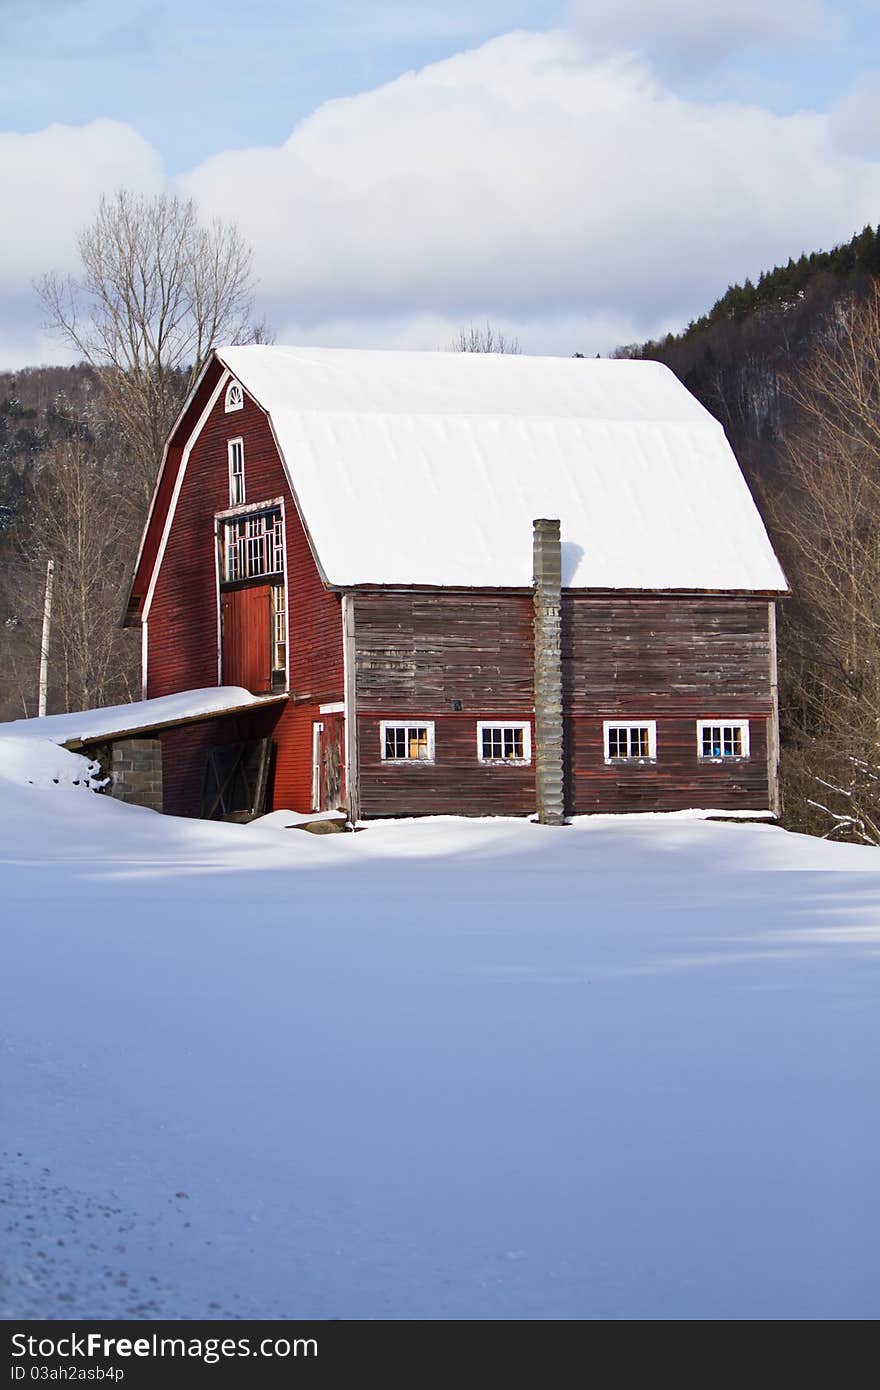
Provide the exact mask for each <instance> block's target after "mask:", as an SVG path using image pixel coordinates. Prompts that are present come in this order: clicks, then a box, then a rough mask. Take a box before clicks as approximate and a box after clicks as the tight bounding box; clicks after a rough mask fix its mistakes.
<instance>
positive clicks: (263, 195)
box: [0, 33, 880, 362]
mask: <svg viewBox="0 0 880 1390" xmlns="http://www.w3.org/2000/svg"><path fill="white" fill-rule="evenodd" d="M841 120H842V117H841V115H840V113H839V112H837V113H834V114H832V115H823V114H810V113H801V114H797V115H789V116H780V115H777V114H774V113H773V112H770V111H768V110H765V109H762V108H760V107H757V106H746V105H742V104H734V103H720V102H714V103H710V102H698V101H695V100H687V99H684V98H683V97H681V96H679V95H676V94H675V93H674V92H672V91H671V90H670V89H669V87H668V86H666V85H664V84H663V83H662V82H661V81H660V80H659V79H658V78H657V77H656V76H654V75H652V73H651V72H650V70H649V69H648V68H647V67H646V66H645V64H644V63H643V62H641V61H640V60H638V59H636V58H634V57H621V56H619V55H618V56H606V57H597V56H595V54H593V55H592V56H591V55H590V53H589V51H587V50H585V48H584V47H583V46H582V45H581V44H580V43H579V42H578V40H577V39H576V38H574V37H573V36H571V35H566V34H563V33H555V34H531V33H514V34H509V35H506V36H505V37H503V38H501V39H497V40H493V41H492V42H490V43H487V44H485V45H483V46H482V47H480V48H478V49H474V50H472V51H469V52H466V53H461V54H459V55H457V56H456V57H453V58H450V59H448V60H445V61H443V62H440V63H437V64H434V65H433V66H431V67H428V68H425V69H424V70H422V71H420V72H412V73H407V74H406V75H404V76H403V77H401V78H399V79H398V80H397V81H395V82H392V83H389V84H388V85H386V86H383V87H380V88H378V89H376V90H374V91H370V92H366V93H364V94H362V95H360V96H356V97H352V98H347V99H345V100H340V101H333V102H329V103H327V104H325V105H324V106H321V107H319V108H318V110H316V111H315V112H314V113H313V115H311V116H310V117H309V118H308V119H307V120H305V121H303V122H302V123H300V124H299V125H298V126H297V127H296V128H295V129H294V131H293V133H292V134H291V136H290V137H289V139H288V140H286V141H285V142H284V143H283V144H282V145H281V146H278V147H267V148H262V149H251V150H241V151H235V152H227V153H225V154H220V155H217V156H216V157H214V158H212V159H210V160H208V161H206V162H205V163H204V164H202V165H201V166H199V167H198V168H196V169H194V170H193V171H192V172H191V173H190V174H188V175H187V176H186V177H185V178H184V179H182V180H180V181H179V186H180V187H181V188H182V190H183V191H184V192H187V193H192V194H193V195H194V196H195V197H196V199H197V200H198V202H199V203H200V205H201V207H202V209H203V211H204V212H205V213H206V214H209V215H219V216H222V217H225V218H232V219H235V220H237V221H238V222H239V224H240V225H241V227H242V229H243V231H244V233H245V235H246V236H247V237H248V238H249V239H250V240H251V242H252V243H253V245H254V248H255V251H256V267H257V272H258V274H259V276H260V277H261V282H262V283H261V301H262V302H261V310H262V311H263V312H265V314H266V316H267V318H268V320H269V322H270V323H271V324H272V325H273V326H274V327H275V329H276V331H277V334H278V338H279V341H284V340H287V341H296V340H300V341H306V342H325V343H329V344H333V343H337V344H342V343H349V344H365V345H366V344H374V345H376V346H383V345H387V346H398V345H400V346H411V347H429V348H433V347H439V346H444V345H446V344H447V343H448V342H449V341H450V339H451V338H452V336H453V334H454V332H455V330H456V328H457V327H458V326H459V325H461V324H463V323H467V322H469V321H471V320H473V321H475V322H478V323H480V322H485V320H486V319H487V318H488V319H491V321H492V322H493V324H495V325H496V326H497V327H498V328H500V329H503V330H504V331H505V332H506V333H508V334H511V335H513V336H518V337H519V339H520V341H521V344H522V346H523V348H524V350H526V351H557V352H563V353H565V352H570V351H574V350H576V349H578V350H581V351H584V352H594V351H596V350H598V349H602V350H606V349H608V348H610V347H612V346H614V345H615V344H616V343H618V342H621V341H627V340H632V339H636V338H640V337H644V336H648V335H655V334H656V333H658V332H661V331H666V330H667V329H668V328H670V327H674V326H678V325H680V324H681V323H682V322H685V321H686V320H687V319H688V318H689V317H691V316H693V315H694V314H697V313H699V312H702V311H703V310H704V309H706V308H707V307H708V306H709V305H710V304H711V303H712V301H713V300H714V299H715V298H716V297H717V296H718V294H720V293H722V292H723V290H724V289H725V288H726V286H727V284H728V283H729V282H730V281H732V280H736V279H742V278H744V277H745V276H746V275H753V276H754V275H756V274H757V273H758V272H759V271H760V270H762V269H763V268H765V267H767V266H770V265H772V264H773V263H774V262H777V261H780V260H781V261H784V260H786V259H787V258H788V256H789V255H795V256H797V255H798V254H799V253H800V251H801V250H812V249H814V248H816V247H819V246H826V247H827V246H829V245H832V244H833V243H834V242H836V241H840V240H842V239H844V238H846V237H849V236H850V235H851V234H852V233H853V231H855V230H857V229H858V228H860V227H861V226H863V225H864V223H865V222H867V221H872V222H873V221H874V220H875V219H876V217H877V208H878V207H880V163H877V162H870V160H869V159H866V158H865V157H864V154H863V153H861V152H860V150H862V149H865V151H866V152H867V153H871V151H870V150H868V149H867V147H866V146H863V145H860V146H859V149H858V150H856V149H855V148H854V147H853V142H852V140H849V144H848V145H847V142H846V140H845V139H844V134H843V133H842V126H841ZM0 157H2V159H3V165H4V177H5V191H6V194H7V200H6V206H7V209H11V210H12V215H11V216H10V215H7V216H6V217H5V218H4V219H3V220H2V222H0V291H2V292H3V293H4V298H5V304H6V308H7V312H6V313H4V316H3V317H4V320H5V327H4V331H3V333H2V335H0V358H2V359H3V360H5V361H7V362H8V361H9V360H10V355H11V353H12V351H13V348H12V346H11V336H12V333H13V331H14V329H13V327H12V325H13V324H14V323H15V322H16V321H19V322H21V323H22V325H23V327H22V334H21V343H22V354H23V355H22V356H21V357H20V358H19V361H21V362H23V361H26V360H34V358H33V356H31V352H32V347H33V350H36V348H37V347H42V343H41V340H39V339H38V338H37V336H36V332H35V329H34V325H35V324H36V323H37V322H38V318H39V315H38V311H37V309H36V307H35V306H34V307H33V308H32V309H31V310H28V311H25V309H24V307H23V306H24V302H25V300H26V298H27V288H28V284H29V281H30V279H31V277H32V276H34V275H37V274H39V272H40V271H42V270H44V269H47V268H50V267H56V268H58V269H61V270H64V269H67V268H70V267H71V266H72V265H73V262H74V256H75V247H74V242H75V234H76V232H77V230H78V229H79V227H80V226H82V225H84V224H85V223H86V222H88V221H89V220H90V218H91V216H92V214H93V211H94V207H95V203H96V201H97V197H98V195H99V193H100V192H101V191H103V190H111V189H113V188H115V187H117V186H119V185H120V184H125V185H128V186H134V187H138V188H143V189H145V190H150V189H154V188H159V187H161V186H163V175H162V168H161V163H160V160H159V157H158V155H157V154H156V152H155V150H153V149H152V148H151V147H150V146H149V145H148V144H147V143H146V142H145V141H144V140H142V139H141V137H140V136H138V135H137V133H136V132H135V131H133V130H132V129H130V128H129V127H127V126H123V125H119V124H117V123H114V122H110V121H98V122H94V123H93V124H91V125H89V126H84V127H82V128H79V129H68V128H62V127H50V128H49V129H48V130H46V131H43V132H41V133H40V134H39V135H32V136H10V135H6V136H0ZM25 352H26V353H27V355H24V354H25Z"/></svg>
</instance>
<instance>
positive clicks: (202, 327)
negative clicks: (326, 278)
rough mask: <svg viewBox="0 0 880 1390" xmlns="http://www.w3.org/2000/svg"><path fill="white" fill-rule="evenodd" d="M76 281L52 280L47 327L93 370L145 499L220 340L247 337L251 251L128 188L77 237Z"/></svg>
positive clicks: (164, 201)
mask: <svg viewBox="0 0 880 1390" xmlns="http://www.w3.org/2000/svg"><path fill="white" fill-rule="evenodd" d="M77 247H78V251H79V256H80V260H81V262H82V271H81V274H80V275H79V276H76V277H73V276H67V277H60V276H58V275H56V274H55V273H54V272H50V273H49V274H47V275H44V276H43V278H42V279H41V280H40V281H39V282H38V284H37V286H36V289H37V292H38V294H39V296H40V298H41V300H42V302H43V305H44V307H45V309H46V311H47V316H48V321H49V326H50V327H52V328H54V329H55V330H56V332H58V333H59V334H60V335H61V336H62V337H63V338H65V339H66V340H67V342H68V343H70V344H71V345H72V346H73V347H74V348H75V349H76V351H77V352H79V353H80V354H81V355H82V357H83V358H84V359H85V360H86V361H87V362H89V363H90V364H91V365H92V366H93V367H95V368H96V369H97V370H98V372H99V373H100V378H101V381H102V383H103V386H104V390H105V393H106V404H107V408H108V411H109V413H110V414H111V415H112V417H113V419H114V422H115V424H116V427H117V429H118V430H119V431H120V433H121V436H122V442H123V443H124V445H125V446H127V448H128V450H129V452H130V454H131V456H132V460H133V462H134V465H135V468H136V471H137V475H138V483H139V487H140V490H141V492H142V494H143V497H144V499H148V498H149V496H150V493H151V491H152V487H153V481H154V478H155V475H156V468H157V466H158V462H159V458H160V456H161V452H162V447H163V444H164V441H165V438H166V435H167V433H168V431H169V429H170V427H171V425H172V423H173V421H174V418H175V416H176V415H177V413H178V410H179V409H180V406H181V403H182V402H183V400H184V399H185V398H186V396H187V395H188V393H189V391H190V389H191V387H192V385H193V383H194V382H195V380H196V378H197V376H198V374H199V372H200V371H201V369H202V367H203V365H204V362H205V360H206V358H207V356H208V354H209V353H210V351H211V349H212V348H213V347H214V346H215V344H217V343H220V342H227V343H228V342H242V341H250V340H252V339H253V338H254V336H255V334H256V335H259V334H260V330H255V329H254V328H253V326H252V325H251V322H250V319H251V313H252V309H253V291H254V280H253V255H252V251H251V248H250V247H249V246H248V244H247V243H246V242H245V240H244V238H243V237H242V235H241V233H240V231H239V230H238V228H237V227H235V226H234V225H231V224H229V223H224V222H221V221H213V222H210V223H208V224H203V223H202V222H201V221H200V220H199V217H198V212H197V209H196V206H195V204H194V203H193V202H192V201H187V202H184V201H183V200H181V199H180V198H176V197H172V196H169V195H167V194H161V195H159V196H157V197H153V198H145V197H140V196H138V195H136V194H133V193H130V192H127V191H125V190H122V191H120V192H118V193H116V194H115V195H114V196H113V197H110V198H106V197H105V198H102V199H101V202H100V204H99V207H98V213H97V216H96V218H95V220H94V222H93V223H92V224H91V225H90V226H89V227H86V228H85V229H84V230H83V231H82V232H81V233H80V235H79V237H78V240H77Z"/></svg>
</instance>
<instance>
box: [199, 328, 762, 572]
mask: <svg viewBox="0 0 880 1390" xmlns="http://www.w3.org/2000/svg"><path fill="white" fill-rule="evenodd" d="M218 356H219V358H220V360H221V361H222V362H223V363H224V364H225V365H226V366H227V367H228V368H229V370H230V371H231V372H232V373H233V374H234V376H235V377H237V379H238V380H239V381H240V382H241V384H242V386H243V387H244V388H245V390H246V391H247V392H248V394H249V395H250V396H251V397H252V398H253V399H254V400H255V401H256V402H257V404H258V405H260V406H262V408H263V409H264V410H265V411H266V412H267V414H268V415H269V417H270V420H271V423H272V427H273V429H274V432H275V437H276V439H277V442H278V446H279V448H280V450H281V454H282V457H283V460H284V464H285V467H286V470H287V474H288V478H289V481H290V485H291V488H292V489H293V492H294V494H295V496H296V498H297V500H298V503H299V506H300V508H301V511H302V514H303V517H304V520H305V523H306V526H307V528H308V530H309V533H310V535H311V538H312V543H313V545H314V548H315V552H316V555H317V559H318V562H319V564H320V566H321V568H322V570H323V573H324V576H325V578H326V579H327V581H328V583H330V584H334V585H338V586H340V587H346V586H349V585H357V584H419V585H441V586H446V587H456V586H477V587H525V586H528V585H530V584H531V582H532V550H531V524H532V521H533V519H534V518H535V517H542V516H543V517H558V518H559V520H560V522H561V529H562V540H563V583H564V584H565V585H567V586H571V587H586V588H611V589H617V588H625V589H733V590H785V589H786V588H787V584H786V580H785V576H784V575H783V573H782V570H781V569H780V566H779V563H778V561H777V560H776V557H775V555H774V554H773V550H772V548H771V546H770V542H769V540H768V537H767V533H766V531H765V529H764V524H763V522H762V520H761V517H760V516H759V514H758V510H757V508H756V506H755V503H754V501H753V500H752V497H751V494H750V492H749V489H748V487H747V486H746V483H745V480H744V478H743V476H742V474H741V472H740V469H739V465H738V464H737V462H736V459H735V458H734V456H733V452H732V450H731V448H730V445H729V444H728V443H727V440H726V438H725V435H724V431H723V429H722V427H721V425H720V424H719V423H718V421H717V420H715V419H714V418H713V417H712V416H711V415H710V414H709V413H708V411H706V410H705V409H704V408H703V407H702V406H701V405H700V404H699V402H698V401H697V400H696V399H695V398H694V397H693V396H692V395H691V394H690V392H689V391H687V390H686V389H685V387H684V386H682V385H681V383H680V382H679V381H678V380H677V378H676V377H675V376H674V375H673V374H672V372H670V371H669V370H668V368H666V367H664V366H662V365H661V364H659V363H655V362H633V361H617V360H608V359H572V358H559V357H524V356H504V355H499V354H481V353H454V352H453V353H435V352H431V353H428V352H376V351H348V350H339V349H328V348H297V347H266V346H251V347H230V348H222V349H220V350H219V353H218Z"/></svg>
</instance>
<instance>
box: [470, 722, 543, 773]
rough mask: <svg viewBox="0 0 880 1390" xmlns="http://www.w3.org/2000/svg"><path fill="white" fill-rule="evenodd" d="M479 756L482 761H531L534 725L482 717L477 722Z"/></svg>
mask: <svg viewBox="0 0 880 1390" xmlns="http://www.w3.org/2000/svg"><path fill="white" fill-rule="evenodd" d="M477 758H478V759H479V761H480V762H481V763H530V762H531V761H532V726H531V725H530V724H529V723H525V724H505V723H503V722H499V723H495V722H494V721H490V720H486V719H481V720H480V721H479V722H478V724H477Z"/></svg>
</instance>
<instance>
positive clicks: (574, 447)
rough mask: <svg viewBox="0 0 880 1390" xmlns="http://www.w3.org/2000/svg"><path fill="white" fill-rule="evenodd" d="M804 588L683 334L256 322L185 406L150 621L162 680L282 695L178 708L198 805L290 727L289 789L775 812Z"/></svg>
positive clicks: (501, 805) (522, 809)
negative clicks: (341, 328)
mask: <svg viewBox="0 0 880 1390" xmlns="http://www.w3.org/2000/svg"><path fill="white" fill-rule="evenodd" d="M536 521H538V522H540V524H538V525H537V526H534V523H535V522H536ZM556 523H558V525H557V524H556ZM785 591H786V581H785V577H784V575H783V574H782V571H781V569H780V567H779V564H778V562H777V560H776V558H775V556H774V554H773V551H772V549H771V546H770V543H769V540H768V538H767V534H766V531H765V529H764V526H763V523H762V521H761V518H760V516H759V514H758V511H757V509H756V507H755V504H754V502H753V500H752V497H751V495H750V493H749V490H748V488H747V486H746V483H745V481H744V479H743V477H742V474H741V472H740V470H739V467H738V465H737V463H736V460H735V458H734V457H733V454H732V452H731V450H730V447H729V445H728V443H727V441H726V439H725V436H724V433H723V430H722V428H721V426H720V425H719V424H718V422H717V421H716V420H714V419H713V418H712V417H711V416H710V415H709V414H708V413H707V412H706V411H705V410H704V409H703V408H702V406H700V405H699V404H698V402H697V401H696V400H695V399H694V398H693V397H692V396H691V395H690V394H689V392H688V391H686V390H685V388H684V387H683V386H682V385H681V384H680V383H679V382H678V381H677V380H676V378H675V377H674V376H673V375H672V373H670V372H669V371H668V370H667V369H666V368H665V367H663V366H660V365H659V364H656V363H651V362H629V361H608V360H599V359H597V360H594V361H591V360H582V359H578V360H574V359H563V358H528V357H521V356H499V355H481V354H467V353H460V354H459V353H403V352H356V351H336V350H330V349H312V348H286V347H264V346H253V347H234V348H224V349H220V350H218V351H217V352H216V353H215V354H214V355H213V357H212V358H211V360H210V361H209V363H208V364H207V366H206V368H205V370H204V372H203V374H202V377H201V379H200V381H199V384H198V386H197V387H196V389H195V391H194V392H193V394H192V396H191V398H190V400H189V402H188V403H187V405H186V407H185V408H184V410H183V412H182V414H181V416H180V418H179V420H178V422H177V424H176V425H175V427H174V429H173V431H172V433H171V436H170V438H169V440H168V444H167V446H166V449H165V454H164V457H163V460H162V466H161V470H160V473H159V478H158V482H157V485H156V490H155V495H154V498H153V502H152V506H151V510H150V514H149V518H148V521H147V525H146V528H145V531H144V536H143V540H142V543H141V549H140V553H139V556H138V559H137V564H136V568H135V573H134V577H133V582H132V588H131V595H130V599H129V603H128V608H127V614H126V619H125V621H126V622H127V623H129V624H132V625H140V627H141V628H142V632H143V653H144V659H143V672H144V694H145V696H147V697H152V696H161V695H168V694H171V693H174V692H178V691H186V690H192V689H202V688H205V687H209V686H218V685H223V686H233V687H244V688H245V689H246V690H248V691H251V692H253V693H254V694H265V695H266V696H270V695H274V696H275V697H276V698H275V700H274V702H272V703H269V702H268V701H267V702H266V703H264V704H261V705H258V706H255V707H254V708H253V709H252V710H244V711H241V710H239V711H237V712H236V713H235V714H234V715H230V716H229V717H228V718H220V719H213V720H211V721H208V722H203V723H193V724H189V725H187V726H186V727H183V728H178V729H172V730H167V731H165V732H163V734H162V742H163V781H164V804H165V809H166V810H168V811H172V812H176V813H178V814H184V815H197V814H199V808H200V804H201V796H202V783H203V777H204V769H205V763H206V758H207V755H208V750H209V749H210V748H214V747H217V746H218V745H223V744H232V743H235V742H241V741H246V740H249V739H259V738H263V739H265V738H271V740H272V746H273V763H272V771H271V779H270V785H269V799H268V803H267V804H268V805H269V806H271V807H274V808H290V809H293V810H298V811H305V810H311V809H321V808H332V807H336V806H343V807H345V808H346V809H347V810H348V811H349V814H350V815H351V816H353V817H370V816H388V815H401V814H406V815H412V814H424V813H430V812H434V813H438V812H443V813H457V814H475V815H492V814H513V815H526V814H530V813H532V812H534V810H535V809H536V804H538V805H539V808H540V810H541V813H542V815H543V816H544V817H545V818H546V819H550V820H552V819H558V818H559V816H560V814H561V811H562V809H563V802H564V811H565V813H567V814H577V813H584V812H594V811H634V810H670V809H678V808H685V807H703V808H715V809H719V810H731V811H743V812H755V811H765V810H767V809H775V806H776V758H777V711H776V672H775V662H776V655H775V637H774V631H775V629H774V600H775V598H776V597H778V596H779V595H780V594H782V593H784V592H785ZM233 703H234V702H233ZM239 703H240V702H239ZM536 797H537V801H536Z"/></svg>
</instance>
